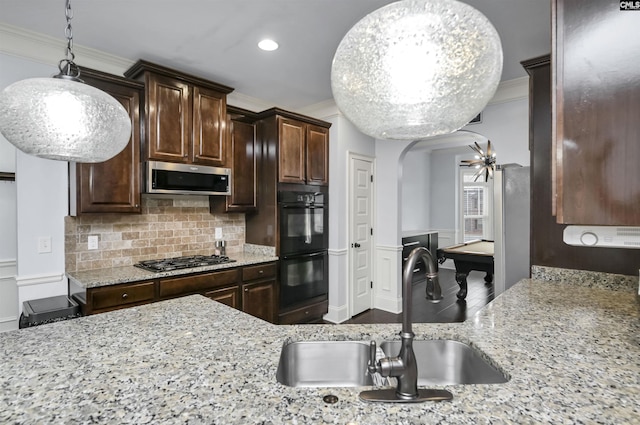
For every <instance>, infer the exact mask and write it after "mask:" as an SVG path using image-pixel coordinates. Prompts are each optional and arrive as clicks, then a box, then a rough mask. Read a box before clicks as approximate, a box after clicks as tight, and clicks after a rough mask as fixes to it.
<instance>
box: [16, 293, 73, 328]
mask: <svg viewBox="0 0 640 425" xmlns="http://www.w3.org/2000/svg"><path fill="white" fill-rule="evenodd" d="M81 315H82V314H81V313H80V306H79V305H78V303H77V302H76V301H75V300H73V299H72V298H69V297H67V296H66V295H57V296H55V297H47V298H39V299H36V300H30V301H24V302H23V303H22V314H21V315H20V321H19V322H18V327H19V328H20V329H22V328H29V327H32V326H38V325H44V324H46V323H53V322H59V321H62V320H68V319H73V318H76V317H80V316H81Z"/></svg>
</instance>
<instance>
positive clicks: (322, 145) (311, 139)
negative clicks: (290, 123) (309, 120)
mask: <svg viewBox="0 0 640 425" xmlns="http://www.w3.org/2000/svg"><path fill="white" fill-rule="evenodd" d="M306 180H307V184H315V185H321V186H326V185H328V184H329V130H328V129H326V128H324V127H319V126H316V125H309V126H307V176H306Z"/></svg>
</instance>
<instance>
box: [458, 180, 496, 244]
mask: <svg viewBox="0 0 640 425" xmlns="http://www.w3.org/2000/svg"><path fill="white" fill-rule="evenodd" d="M476 171H477V170H475V169H461V170H460V185H461V187H460V194H461V199H460V220H461V223H460V229H461V234H462V241H463V242H469V241H472V240H475V239H488V240H493V180H492V179H489V181H488V182H485V181H484V177H483V176H481V177H478V181H475V182H474V181H473V175H474V174H475V173H476Z"/></svg>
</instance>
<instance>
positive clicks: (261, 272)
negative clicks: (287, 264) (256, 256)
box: [242, 263, 276, 282]
mask: <svg viewBox="0 0 640 425" xmlns="http://www.w3.org/2000/svg"><path fill="white" fill-rule="evenodd" d="M275 275H276V263H270V264H260V265H257V266H250V267H245V268H243V269H242V280H243V281H244V282H246V281H249V280H254V279H263V278H267V277H274V276H275Z"/></svg>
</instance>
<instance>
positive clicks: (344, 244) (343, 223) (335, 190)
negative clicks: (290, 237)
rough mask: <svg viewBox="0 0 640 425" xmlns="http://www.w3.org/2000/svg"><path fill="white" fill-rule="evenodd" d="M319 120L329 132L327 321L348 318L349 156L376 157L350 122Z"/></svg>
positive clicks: (337, 118)
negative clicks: (324, 122)
mask: <svg viewBox="0 0 640 425" xmlns="http://www.w3.org/2000/svg"><path fill="white" fill-rule="evenodd" d="M331 111H332V112H331V115H328V116H322V119H324V120H325V121H328V122H330V123H331V129H330V130H329V131H330V132H329V143H330V145H329V312H328V314H327V315H326V316H325V319H326V320H329V321H332V322H335V323H339V322H343V321H345V320H347V319H349V264H348V247H349V222H348V220H349V217H348V215H349V202H348V198H347V197H348V190H349V188H348V181H349V176H348V175H347V173H348V158H349V153H355V154H359V155H364V156H370V157H374V156H375V143H374V141H373V139H372V138H371V137H369V136H366V135H364V134H362V133H361V132H359V131H358V130H357V129H356V128H355V127H354V126H353V124H351V122H350V121H349V120H347V119H346V118H345V117H344V116H342V115H340V114H338V113H336V109H335V108H332V109H331Z"/></svg>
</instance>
